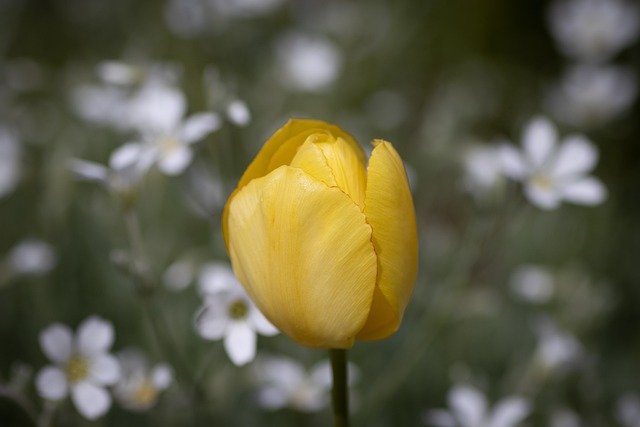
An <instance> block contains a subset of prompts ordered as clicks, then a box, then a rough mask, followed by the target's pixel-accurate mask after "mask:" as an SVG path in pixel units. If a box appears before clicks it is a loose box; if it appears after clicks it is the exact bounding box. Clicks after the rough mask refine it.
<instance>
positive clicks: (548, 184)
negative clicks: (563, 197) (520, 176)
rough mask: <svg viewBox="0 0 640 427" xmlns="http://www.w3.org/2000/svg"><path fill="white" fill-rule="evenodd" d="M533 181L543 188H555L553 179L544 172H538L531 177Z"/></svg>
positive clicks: (535, 184)
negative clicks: (543, 173)
mask: <svg viewBox="0 0 640 427" xmlns="http://www.w3.org/2000/svg"><path fill="white" fill-rule="evenodd" d="M531 183H532V184H533V185H534V186H536V187H538V188H540V189H542V190H551V189H552V188H553V181H552V180H551V179H549V177H548V176H546V175H542V174H536V175H533V176H532V177H531Z"/></svg>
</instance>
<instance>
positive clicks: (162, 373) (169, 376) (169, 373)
mask: <svg viewBox="0 0 640 427" xmlns="http://www.w3.org/2000/svg"><path fill="white" fill-rule="evenodd" d="M172 381H173V370H172V369H171V366H169V365H168V364H166V363H159V364H158V365H156V366H155V367H154V368H153V370H152V371H151V382H152V383H153V385H154V386H155V387H156V388H157V389H158V390H164V389H166V388H167V387H169V385H170V384H171V382H172Z"/></svg>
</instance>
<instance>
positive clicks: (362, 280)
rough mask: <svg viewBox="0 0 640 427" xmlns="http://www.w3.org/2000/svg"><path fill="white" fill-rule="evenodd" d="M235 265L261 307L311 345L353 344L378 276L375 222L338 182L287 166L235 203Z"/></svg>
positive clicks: (231, 248)
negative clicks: (333, 185)
mask: <svg viewBox="0 0 640 427" xmlns="http://www.w3.org/2000/svg"><path fill="white" fill-rule="evenodd" d="M228 238H229V253H230V256H231V260H232V264H233V266H234V270H235V272H236V274H237V276H238V278H239V279H240V282H241V283H242V284H243V285H244V287H245V289H246V290H247V293H248V294H249V295H250V296H251V298H252V300H253V301H254V302H255V303H256V305H257V306H258V308H260V310H261V311H262V313H263V314H264V315H265V316H266V317H267V318H268V319H269V320H270V321H271V322H272V323H273V324H274V325H275V326H276V327H277V328H278V329H280V330H281V331H282V332H284V333H285V334H287V335H288V336H289V337H291V338H292V339H294V340H296V341H298V342H299V343H301V344H303V345H307V346H309V347H323V348H348V347H351V346H352V345H353V340H354V338H355V336H356V334H357V333H358V331H359V330H360V329H361V328H362V327H363V325H364V323H365V321H366V320H367V317H368V315H369V311H370V307H371V303H372V299H373V291H374V288H375V281H376V269H377V268H376V255H375V251H374V247H373V244H372V236H371V226H370V225H369V224H367V222H366V218H365V216H364V214H363V213H362V212H360V209H359V208H358V206H357V205H356V204H354V203H353V201H352V200H351V199H350V198H349V197H348V196H347V195H346V194H345V193H344V192H342V191H340V189H338V188H331V187H327V186H326V185H325V184H324V183H322V182H320V181H318V180H316V179H314V178H313V177H311V176H309V175H307V174H306V173H305V172H304V171H302V170H301V169H297V168H292V167H289V166H284V167H280V168H278V169H276V170H275V171H273V172H271V173H270V174H268V175H267V176H265V177H262V178H259V179H255V180H253V181H252V182H250V183H249V184H248V185H246V186H245V187H244V188H243V189H242V190H240V191H239V192H238V194H237V195H236V196H235V198H234V199H233V200H232V201H231V202H230V204H229V234H228Z"/></svg>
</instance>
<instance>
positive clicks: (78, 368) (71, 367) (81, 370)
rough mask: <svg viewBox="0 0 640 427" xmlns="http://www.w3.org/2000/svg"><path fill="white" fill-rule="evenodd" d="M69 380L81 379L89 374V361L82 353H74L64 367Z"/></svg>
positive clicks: (73, 381)
mask: <svg viewBox="0 0 640 427" xmlns="http://www.w3.org/2000/svg"><path fill="white" fill-rule="evenodd" d="M64 370H65V373H66V374H67V378H68V379H69V382H72V383H75V382H78V381H81V380H83V379H85V378H86V377H87V375H89V362H88V361H87V359H85V358H84V357H82V356H80V355H77V354H76V355H74V356H72V357H71V359H69V361H68V362H67V364H66V365H65V367H64Z"/></svg>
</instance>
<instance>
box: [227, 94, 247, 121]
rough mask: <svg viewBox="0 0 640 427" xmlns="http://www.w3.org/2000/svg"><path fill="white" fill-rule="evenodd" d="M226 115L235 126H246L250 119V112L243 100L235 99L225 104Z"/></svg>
mask: <svg viewBox="0 0 640 427" xmlns="http://www.w3.org/2000/svg"><path fill="white" fill-rule="evenodd" d="M227 117H228V118H229V121H231V123H233V124H234V125H236V126H246V125H248V124H249V122H250V121H251V112H250V111H249V107H248V106H247V104H246V103H245V102H244V101H241V100H239V99H236V100H234V101H231V102H230V103H229V105H227Z"/></svg>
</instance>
